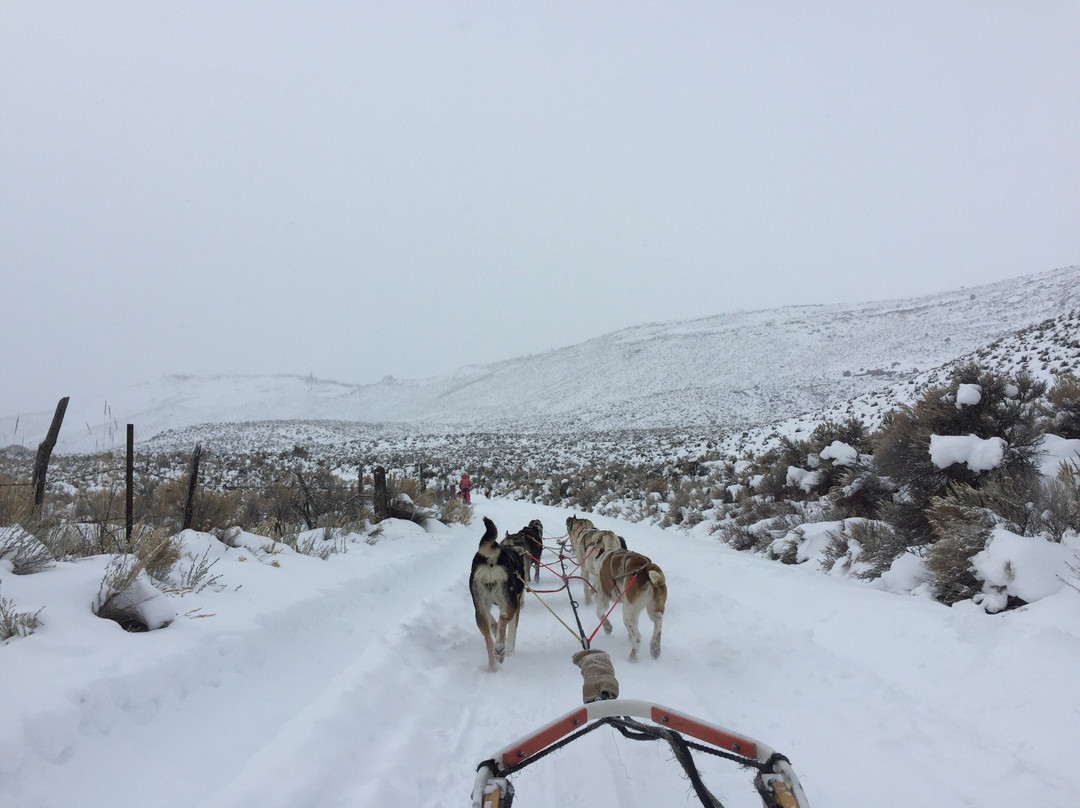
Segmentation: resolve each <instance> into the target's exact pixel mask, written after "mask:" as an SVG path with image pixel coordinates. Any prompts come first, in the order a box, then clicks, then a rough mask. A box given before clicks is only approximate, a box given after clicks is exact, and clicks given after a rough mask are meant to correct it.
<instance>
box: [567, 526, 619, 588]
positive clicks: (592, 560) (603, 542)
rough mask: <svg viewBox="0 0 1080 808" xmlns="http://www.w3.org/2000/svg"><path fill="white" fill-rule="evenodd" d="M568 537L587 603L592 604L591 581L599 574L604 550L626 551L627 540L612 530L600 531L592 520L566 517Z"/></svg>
mask: <svg viewBox="0 0 1080 808" xmlns="http://www.w3.org/2000/svg"><path fill="white" fill-rule="evenodd" d="M566 535H567V536H569V537H570V546H571V547H573V548H574V556H575V557H576V558H577V563H578V567H579V568H580V573H581V577H582V579H584V581H585V602H586V603H591V602H592V593H593V585H592V584H591V583H590V580H591V579H592V578H593V577H595V576H596V575H597V573H598V572H599V566H598V562H597V558H598V557H599V555H600V553H602V552H603V551H604V550H625V549H626V540H625V539H624V538H623V537H622V536H616V535H615V534H614V533H613V532H612V531H610V530H600V529H599V528H597V527H596V525H594V524H593V523H592V520H591V519H579V518H578V517H577V516H568V517H566Z"/></svg>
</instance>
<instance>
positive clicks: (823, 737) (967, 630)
mask: <svg viewBox="0 0 1080 808" xmlns="http://www.w3.org/2000/svg"><path fill="white" fill-rule="evenodd" d="M476 510H477V518H476V520H475V521H474V523H473V525H472V526H470V527H469V528H467V529H463V528H454V529H451V530H447V531H446V532H444V533H436V534H425V533H422V532H419V531H418V529H417V532H415V533H413V534H409V535H398V536H397V537H395V538H392V539H387V540H385V541H384V542H380V543H379V544H377V545H375V546H374V547H370V548H369V547H357V548H355V549H353V550H350V552H349V554H347V555H346V556H345V557H344V560H343V559H337V560H332V561H330V562H325V566H324V567H322V568H319V569H324V570H331V569H335V567H334V566H333V565H334V564H337V563H344V561H347V562H348V563H347V564H346V565H345V568H344V571H343V572H340V573H338V576H337V578H335V579H334V580H331V581H328V582H327V583H326V584H325V585H323V586H315V587H313V588H312V589H311V590H310V591H305V592H302V593H299V594H298V595H297V596H296V598H295V600H294V602H292V605H290V606H289V608H287V609H284V608H283V609H280V610H279V611H277V612H274V613H272V614H269V615H266V616H264V617H263V618H261V619H260V621H259V624H258V628H257V629H255V630H252V629H250V627H248V629H247V630H244V631H240V630H237V631H236V632H233V633H230V632H218V633H216V634H214V639H213V641H212V642H208V641H205V640H204V642H203V643H202V644H201V645H192V646H183V645H181V646H180V647H181V648H182V649H184V650H185V651H186V653H185V658H184V659H183V660H179V659H177V658H175V657H174V658H172V659H170V660H169V661H170V664H172V665H173V666H174V669H172V670H170V671H169V672H168V674H167V675H166V673H165V672H164V671H158V674H159V676H160V677H161V681H160V682H158V683H157V684H155V683H154V682H145V681H141V680H140V682H139V683H135V682H134V681H133V679H132V677H128V678H126V679H121V680H118V681H116V682H114V683H113V684H112V685H111V686H110V687H111V692H109V693H96V694H92V696H93V698H92V699H91V701H93V700H94V699H96V700H97V701H98V702H99V703H98V704H97V706H96V707H94V706H93V705H91V707H85V706H84V707H83V708H82V710H83V713H82V719H81V721H80V725H79V730H78V737H77V738H76V739H75V740H74V741H73V742H72V743H71V744H70V745H69V747H68V748H67V750H66V751H64V752H63V753H62V754H59V755H57V756H55V759H52V760H47V761H28V762H27V764H26V766H25V767H24V771H23V772H22V775H21V778H20V781H19V782H20V785H17V786H15V787H12V788H10V789H9V788H7V787H5V786H4V781H3V778H2V776H0V806H3V808H9V806H10V808H54V807H55V808H60V806H68V805H76V804H77V805H87V806H94V805H109V804H115V802H116V797H117V794H116V793H115V782H116V780H115V778H103V777H100V776H98V775H100V773H101V772H102V771H106V770H110V769H116V767H118V766H122V767H125V768H126V769H127V770H128V771H129V772H131V773H132V774H131V776H129V777H128V778H127V780H126V781H125V791H124V793H123V800H122V801H123V802H125V803H130V804H134V805H139V806H140V808H148V807H149V806H161V808H174V806H175V808H180V806H185V808H186V807H187V806H201V807H202V808H233V807H234V806H237V807H239V806H252V807H253V808H254V806H260V808H271V807H272V806H282V808H284V807H285V806H296V805H304V806H306V807H310V808H338V807H339V806H340V807H341V808H345V806H349V808H353V807H355V806H377V805H416V806H423V807H424V808H435V807H436V806H453V805H464V804H467V803H468V799H469V793H470V790H471V787H472V782H473V778H474V772H475V767H476V765H477V763H479V762H480V761H481V760H482V759H483V758H485V757H487V756H488V755H490V754H491V753H493V752H494V751H496V750H497V749H498V748H501V747H502V746H504V745H506V744H508V743H510V742H512V741H514V740H516V739H518V738H519V737H521V736H522V735H525V734H527V733H529V732H531V731H532V730H535V729H537V728H538V727H540V726H542V725H543V724H545V723H547V722H549V721H551V720H552V719H554V718H557V717H559V716H560V715H562V714H563V713H565V712H567V711H569V710H571V709H573V708H575V707H577V706H578V705H580V703H581V677H580V673H579V671H578V669H577V668H576V667H575V666H574V665H573V664H572V662H571V660H570V657H571V655H572V654H573V653H574V651H576V650H578V648H579V647H580V646H579V645H578V644H577V642H576V640H575V638H574V637H573V636H572V635H571V634H570V633H569V632H568V631H567V630H566V628H564V627H563V626H562V625H560V624H559V623H558V622H557V621H556V620H555V618H554V617H552V616H551V615H550V614H549V613H548V612H547V611H546V610H545V609H544V608H543V607H542V606H541V605H540V604H539V603H537V602H536V601H535V599H533V598H532V597H531V596H530V597H529V598H528V600H527V602H526V606H525V610H524V613H523V615H522V618H521V626H520V629H519V633H518V645H517V653H516V654H515V655H514V656H512V657H508V658H507V660H506V662H505V663H504V664H503V665H502V666H501V668H500V669H499V670H498V671H497V672H496V673H494V674H492V673H489V672H487V671H486V669H485V667H486V666H485V662H486V659H485V655H484V651H483V643H482V641H481V639H480V636H479V633H478V632H477V630H476V627H475V624H474V622H473V617H472V606H471V602H470V599H469V594H468V589H467V583H466V581H467V574H468V567H469V561H470V559H471V557H472V554H473V552H474V551H475V548H476V542H477V540H478V539H479V535H480V533H481V529H480V527H479V517H481V516H485V515H487V516H491V517H492V518H493V519H494V520H495V522H496V524H497V525H498V527H499V529H500V531H502V530H507V529H509V530H516V529H518V528H519V527H521V526H522V525H524V524H526V523H527V522H528V521H529V520H530V519H532V518H535V517H539V518H540V519H542V521H543V522H544V525H545V528H546V530H545V532H546V534H547V535H548V536H557V535H561V534H562V533H563V532H564V531H565V518H566V516H568V515H570V514H569V512H566V511H562V510H557V509H552V508H546V507H543V506H536V505H530V504H528V503H521V502H509V501H492V502H487V501H481V502H479V503H477V505H476ZM595 521H596V522H597V524H598V525H600V526H602V527H611V528H613V529H616V530H617V531H618V532H619V533H621V534H622V535H624V536H625V537H626V538H627V540H628V542H629V544H630V546H631V547H632V548H634V549H637V550H640V551H642V552H645V553H647V554H648V555H650V556H651V557H652V558H653V560H654V561H656V562H657V563H659V564H660V565H661V567H663V569H664V570H665V573H666V575H667V577H668V582H669V590H670V596H669V604H668V611H667V615H666V618H665V626H664V648H663V653H662V655H661V657H660V659H659V660H652V659H651V658H649V657H648V655H646V656H645V657H644V659H642V660H641V661H640V662H638V663H630V662H628V661H627V659H626V656H627V653H628V650H629V643H628V640H627V638H626V634H625V630H624V629H623V627H622V625H621V621H620V620H618V619H615V620H613V622H614V623H615V631H614V632H613V633H612V634H611V635H610V636H605V635H603V634H602V633H601V634H599V635H598V636H597V638H596V640H595V641H594V646H595V647H598V648H602V649H604V650H607V651H609V653H610V654H611V656H612V660H613V661H614V663H615V669H616V673H617V675H618V678H619V681H620V686H621V695H622V696H623V697H624V698H633V699H641V700H645V701H652V702H656V703H659V704H662V705H666V706H669V707H672V708H675V709H678V710H681V711H683V712H686V713H690V714H692V715H696V716H699V717H701V718H703V719H705V720H708V721H711V722H714V723H717V724H720V725H722V726H726V727H727V728H729V729H731V730H734V731H736V732H739V733H741V734H744V735H748V736H750V737H754V738H756V739H758V740H760V741H764V742H765V743H767V744H769V745H770V746H772V747H774V748H775V749H777V750H778V751H780V752H782V753H784V754H786V755H787V756H788V757H789V758H790V759H791V761H792V763H793V765H794V767H795V770H796V771H797V772H798V773H799V776H800V778H801V780H802V782H803V785H804V787H805V788H806V791H807V794H808V796H809V799H810V802H811V804H812V805H817V806H858V805H863V804H865V802H866V799H867V795H868V794H873V795H874V802H875V804H877V805H880V806H883V807H884V808H910V806H912V805H972V806H976V805H977V806H980V808H997V806H1000V807H1001V808H1005V806H1014V805H1032V804H1039V805H1043V806H1051V808H1069V807H1070V806H1075V805H1076V804H1078V801H1080V776H1078V775H1077V774H1076V773H1075V772H1074V768H1073V766H1072V765H1071V760H1070V759H1069V758H1070V756H1071V753H1072V750H1075V749H1076V748H1080V721H1078V720H1077V719H1078V718H1080V710H1078V702H1077V698H1076V696H1075V694H1074V691H1075V687H1074V686H1073V684H1072V682H1071V675H1072V674H1071V671H1075V670H1077V669H1080V642H1078V641H1077V637H1076V636H1075V635H1074V634H1070V633H1065V632H1063V631H1062V629H1061V628H1059V627H1058V626H1059V624H1060V621H1047V623H1046V624H1045V625H1043V624H1042V622H1041V620H1040V611H1039V609H1037V608H1035V607H1030V608H1029V609H1026V610H1021V611H1020V612H1017V613H1012V614H1009V615H998V616H994V617H990V616H987V615H985V614H981V613H978V612H976V611H974V610H966V611H965V610H962V609H947V608H945V607H942V606H940V605H938V604H934V603H931V602H929V601H923V600H919V599H914V598H903V597H900V596H897V595H892V594H887V593H884V592H880V591H877V590H873V589H870V588H868V587H866V586H864V585H860V584H856V583H852V582H849V581H845V580H840V579H834V578H830V577H827V576H823V575H821V574H816V573H811V572H809V571H808V570H805V569H802V568H794V567H784V566H782V565H779V564H777V563H775V562H767V561H763V560H761V559H758V558H755V557H752V556H748V555H746V554H740V553H736V552H734V551H732V550H730V548H727V547H726V546H724V545H722V544H720V543H719V542H717V541H716V540H714V539H711V538H707V537H702V536H695V535H689V536H688V535H685V534H682V533H675V532H672V531H662V530H659V529H657V528H654V527H650V526H648V525H641V524H628V523H624V522H617V521H615V520H607V519H603V518H596V519H595ZM283 563H289V562H283ZM555 583H556V579H555V577H554V575H553V574H552V573H550V572H547V571H545V572H544V573H543V576H542V579H541V586H545V587H546V586H551V585H553V584H555ZM576 586H577V590H576V591H578V592H580V584H577V585H576ZM545 598H546V600H547V602H548V603H549V604H550V605H551V607H552V608H553V609H554V610H555V611H556V612H557V613H558V614H559V615H560V616H562V617H563V619H564V620H566V621H567V622H568V623H570V624H571V625H572V624H573V620H572V615H571V612H570V607H569V602H568V600H567V598H566V596H565V593H557V594H554V595H545ZM580 600H581V599H580V598H579V601H580ZM1076 600H1078V601H1080V598H1077V599H1076ZM1075 608H1076V616H1077V618H1078V620H1077V621H1076V624H1077V625H1080V606H1077V607H1075ZM581 617H582V622H583V624H585V628H586V631H587V632H588V631H591V629H592V627H593V626H595V625H596V618H595V616H594V615H593V612H592V610H591V607H583V609H582V611H581ZM616 618H617V615H616ZM176 629H180V630H182V626H181V625H178V626H176V627H170V628H169V629H167V630H166V631H164V632H161V634H162V635H167V634H168V632H173V631H175V630H176ZM642 629H643V631H644V632H645V633H646V636H647V635H648V632H649V631H650V630H651V626H649V624H648V620H647V619H646V618H645V617H644V616H643V617H642ZM144 639H149V637H146V638H144ZM1047 649H1053V651H1052V652H1053V659H1054V661H1055V664H1054V666H1053V667H1052V668H1050V667H1040V666H1039V665H1037V664H1032V660H1033V659H1037V658H1038V657H1039V655H1041V654H1045V653H1046V651H1047ZM176 656H179V655H178V654H177V655H176ZM159 667H160V665H159ZM139 688H142V689H143V690H144V691H145V692H143V694H142V695H141V697H140V696H138V695H137V694H138V692H139ZM133 694H136V695H133ZM109 705H112V706H111V707H109ZM1032 726H1035V727H1038V728H1039V729H1040V731H1039V732H1032V731H1031V730H1030V727H1032ZM196 739H197V740H198V741H199V742H197V743H196V742H193V741H195V740H196ZM699 764H700V765H701V768H702V771H703V773H704V775H705V778H706V782H707V783H708V784H709V786H710V787H711V788H712V789H713V790H714V792H715V793H717V795H718V796H719V797H720V798H721V800H722V801H723V802H724V804H725V805H727V806H728V808H738V806H755V808H756V806H758V805H760V802H759V801H758V799H757V797H756V795H755V794H754V792H753V790H752V788H751V786H750V781H751V777H750V775H749V773H747V772H744V771H742V770H740V769H738V768H736V767H734V766H733V765H732V764H729V763H724V762H720V761H715V760H713V759H710V758H708V757H704V758H703V759H701V760H699ZM58 777H59V778H61V779H62V781H63V783H62V784H61V785H60V786H58V785H57V778H58ZM513 780H514V784H515V787H516V788H517V793H518V798H517V801H516V803H515V804H517V805H521V806H528V805H554V804H563V805H594V806H615V805H618V806H628V807H629V808H637V807H638V806H640V807H641V808H645V806H649V808H653V806H655V805H657V804H684V803H686V804H696V801H695V799H694V797H693V795H692V793H691V791H690V788H689V784H688V781H687V780H686V779H685V777H684V776H683V774H682V772H681V770H680V769H679V767H678V766H677V764H676V763H675V762H674V760H673V759H672V756H671V754H670V751H669V750H668V749H667V748H666V747H663V746H661V745H659V744H656V743H651V742H633V741H629V740H626V739H624V738H622V737H621V736H619V735H618V734H617V733H615V732H614V731H612V730H610V729H609V728H602V729H599V730H597V731H596V732H594V733H592V734H590V735H588V736H586V737H584V738H582V739H581V740H579V741H577V742H575V743H574V744H573V745H571V746H570V747H568V748H566V749H564V750H562V751H560V752H558V753H556V754H555V755H552V756H551V757H549V758H546V759H545V760H543V761H540V762H539V763H537V764H536V765H535V766H533V767H530V768H528V769H526V770H524V771H523V772H521V773H519V774H517V775H515V777H514V778H513ZM5 800H7V801H5Z"/></svg>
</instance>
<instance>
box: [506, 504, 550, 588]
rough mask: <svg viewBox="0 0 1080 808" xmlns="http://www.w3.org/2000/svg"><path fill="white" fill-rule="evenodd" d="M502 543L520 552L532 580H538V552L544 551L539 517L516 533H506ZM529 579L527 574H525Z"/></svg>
mask: <svg viewBox="0 0 1080 808" xmlns="http://www.w3.org/2000/svg"><path fill="white" fill-rule="evenodd" d="M502 544H503V545H509V546H511V547H513V548H514V549H516V550H517V551H518V552H519V553H521V557H522V559H523V560H524V562H525V570H526V572H528V571H529V570H532V573H533V576H532V578H533V580H534V581H539V580H540V554H541V553H543V552H544V526H543V524H541V522H540V520H539V519H533V520H532V521H531V522H529V524H527V525H525V527H523V528H522V529H521V530H519V531H518V532H517V533H509V532H508V533H507V534H506V538H505V539H503V540H502ZM525 580H526V581H527V580H529V575H528V574H526V575H525Z"/></svg>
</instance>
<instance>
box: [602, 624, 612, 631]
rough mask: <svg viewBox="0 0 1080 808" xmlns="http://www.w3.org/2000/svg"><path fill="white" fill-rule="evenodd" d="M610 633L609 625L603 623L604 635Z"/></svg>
mask: <svg viewBox="0 0 1080 808" xmlns="http://www.w3.org/2000/svg"><path fill="white" fill-rule="evenodd" d="M611 631H612V627H611V623H607V622H605V623H604V633H605V634H610V633H611Z"/></svg>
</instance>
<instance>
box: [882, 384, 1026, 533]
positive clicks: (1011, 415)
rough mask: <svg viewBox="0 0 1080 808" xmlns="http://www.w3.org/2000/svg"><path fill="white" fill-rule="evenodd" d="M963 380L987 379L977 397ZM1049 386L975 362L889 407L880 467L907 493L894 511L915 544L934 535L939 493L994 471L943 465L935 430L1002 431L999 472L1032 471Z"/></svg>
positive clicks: (973, 483) (979, 481) (986, 434)
mask: <svg viewBox="0 0 1080 808" xmlns="http://www.w3.org/2000/svg"><path fill="white" fill-rule="evenodd" d="M962 384H977V385H979V388H980V390H981V394H980V397H979V401H978V402H977V403H971V404H961V403H959V400H958V393H959V389H960V385H962ZM1044 392H1045V384H1043V383H1041V382H1036V381H1034V380H1033V379H1032V378H1031V377H1030V376H1028V375H1026V374H1021V375H1019V376H1018V377H1017V378H1016V379H1012V380H1010V379H1007V378H1005V377H1003V376H1000V375H997V374H993V373H989V372H985V371H983V370H981V369H980V368H979V367H978V366H977V365H974V364H972V365H965V366H962V367H960V368H958V369H957V370H956V371H955V372H954V374H953V377H952V380H951V382H950V384H949V385H948V386H944V387H934V388H931V389H929V390H927V391H926V392H925V393H924V394H923V396H922V397H921V398H920V399H919V400H918V401H917V402H916V403H915V404H913V405H910V406H903V407H901V408H900V409H899V410H897V411H894V412H893V413H890V414H889V416H888V417H887V418H886V419H885V423H884V424H883V426H882V429H881V431H880V432H879V434H878V437H877V441H876V443H875V446H874V468H875V469H876V470H877V472H878V473H879V474H881V475H883V476H885V477H888V478H889V479H890V480H892V482H893V483H894V484H895V486H896V488H897V491H898V492H899V494H900V496H898V498H897V501H896V503H895V505H896V507H895V508H894V509H892V510H891V511H890V513H891V515H892V517H894V518H895V519H896V520H897V521H895V522H894V526H895V527H896V528H897V529H898V530H899V531H901V533H903V534H905V537H906V540H907V541H908V543H909V544H914V545H923V544H929V543H931V542H933V541H934V539H935V537H934V534H933V530H932V525H931V522H930V521H929V520H928V519H927V518H926V517H925V511H926V510H927V509H928V508H929V507H930V502H931V500H932V499H933V498H934V497H938V496H941V495H943V494H944V493H945V491H946V489H947V488H948V487H949V486H950V485H955V484H962V485H967V486H970V487H971V488H979V487H980V486H981V485H983V484H984V483H985V482H987V481H988V480H989V479H991V475H990V474H989V473H988V472H977V471H972V470H971V469H970V468H968V466H967V465H966V464H963V463H954V464H952V465H950V466H948V467H946V468H938V467H937V466H936V465H934V463H933V461H932V460H931V457H930V437H931V435H975V436H976V437H978V438H981V439H988V438H993V437H999V438H1002V439H1004V440H1005V442H1006V444H1007V450H1006V452H1005V457H1004V459H1003V461H1002V464H1001V465H1000V466H999V467H998V468H997V469H995V470H993V471H994V473H995V474H999V475H1013V476H1018V477H1026V476H1028V475H1030V473H1031V471H1032V469H1033V467H1034V458H1035V455H1036V452H1037V449H1038V444H1039V441H1040V439H1041V435H1040V433H1039V431H1038V426H1037V424H1038V411H1037V408H1036V404H1037V402H1038V399H1039V397H1040V396H1041V395H1042V394H1043V393H1044Z"/></svg>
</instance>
